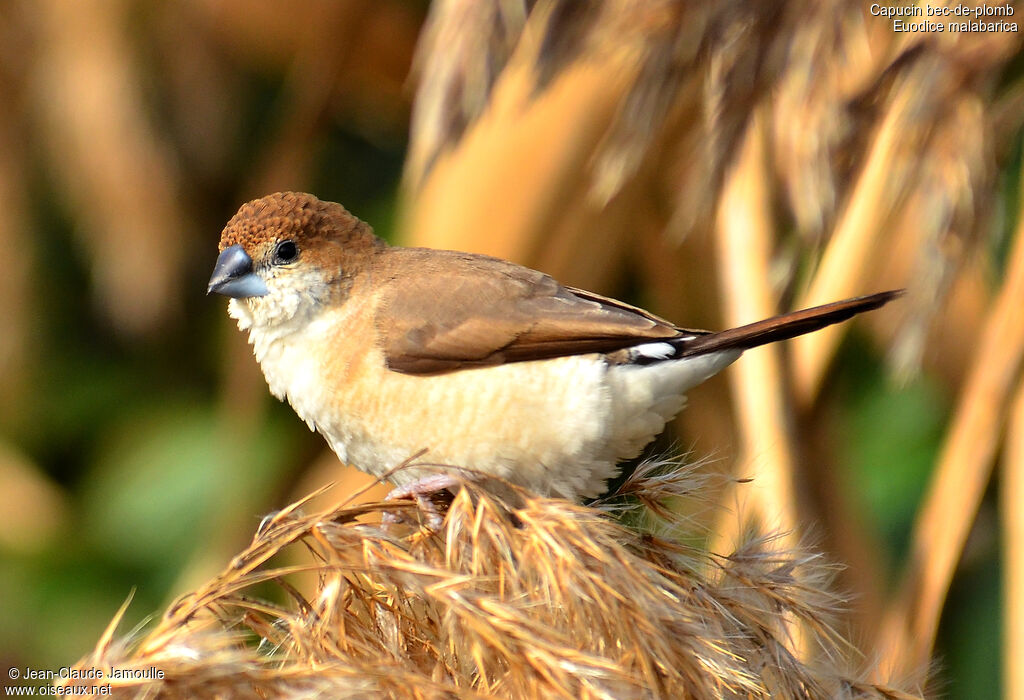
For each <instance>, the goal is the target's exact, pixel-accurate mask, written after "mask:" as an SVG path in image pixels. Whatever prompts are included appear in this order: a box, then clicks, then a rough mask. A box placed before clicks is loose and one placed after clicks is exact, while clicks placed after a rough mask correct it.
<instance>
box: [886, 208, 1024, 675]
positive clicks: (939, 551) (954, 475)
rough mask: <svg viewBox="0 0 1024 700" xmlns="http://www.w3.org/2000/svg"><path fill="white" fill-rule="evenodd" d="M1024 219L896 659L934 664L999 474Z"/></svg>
mask: <svg viewBox="0 0 1024 700" xmlns="http://www.w3.org/2000/svg"><path fill="white" fill-rule="evenodd" d="M1021 299H1024V220H1021V222H1020V224H1019V225H1018V227H1017V231H1016V232H1015V234H1014V244H1013V248H1012V250H1011V251H1010V256H1009V260H1008V261H1007V268H1006V279H1005V281H1004V282H1003V285H1002V288H1001V289H1000V292H999V296H998V297H997V299H996V302H995V304H994V305H993V308H992V310H991V311H990V312H989V314H988V318H987V320H986V323H985V327H984V330H983V332H982V336H981V338H980V341H979V345H978V350H977V352H976V354H975V356H974V361H973V364H972V366H971V369H970V373H969V375H968V377H967V381H966V383H965V385H964V388H963V392H962V393H961V395H960V399H959V401H958V402H957V406H956V412H955V414H954V417H953V421H952V423H951V425H950V427H949V429H948V431H947V433H946V438H945V442H944V444H943V446H942V451H941V453H940V454H939V457H938V462H937V466H936V469H935V473H934V475H933V477H932V481H931V484H930V485H929V488H928V493H927V494H926V495H925V499H924V503H923V505H922V506H921V509H920V512H919V515H918V517H917V521H916V522H915V524H914V533H913V544H912V550H911V561H910V563H909V564H908V566H907V569H906V572H905V575H904V579H903V582H902V585H901V588H900V593H899V596H898V598H897V600H896V601H895V602H894V603H893V605H892V608H891V610H890V611H889V615H888V616H887V619H886V621H885V624H884V626H883V628H882V631H881V643H880V648H881V649H883V650H887V651H889V652H897V651H898V653H887V654H886V656H888V657H889V658H890V660H891V661H892V662H893V663H906V664H908V665H910V666H917V665H919V664H922V663H926V662H927V659H928V657H929V656H930V654H931V650H932V645H933V643H934V641H935V634H936V631H937V629H938V625H939V618H940V616H941V614H942V607H943V604H944V603H945V600H946V594H947V592H948V590H949V584H950V581H951V580H952V577H953V572H954V570H955V568H956V565H957V562H958V561H959V560H960V556H961V554H962V552H963V547H964V544H965V543H966V541H967V535H968V534H969V532H970V528H971V525H972V524H973V522H974V516H975V514H976V513H977V512H978V506H979V504H980V503H981V498H982V496H983V495H984V492H985V487H986V486H987V485H988V482H989V479H990V477H991V474H992V467H993V465H994V461H995V457H996V453H997V449H998V447H999V439H1000V435H1001V431H1002V428H1003V426H1004V424H1005V422H1006V420H1007V412H1008V410H1007V409H1008V408H1009V402H1010V398H1011V395H1012V394H1011V392H1012V391H1013V386H1014V380H1015V379H1016V377H1018V376H1019V374H1020V369H1021V366H1022V363H1024V309H1022V308H1021V304H1020V300H1021Z"/></svg>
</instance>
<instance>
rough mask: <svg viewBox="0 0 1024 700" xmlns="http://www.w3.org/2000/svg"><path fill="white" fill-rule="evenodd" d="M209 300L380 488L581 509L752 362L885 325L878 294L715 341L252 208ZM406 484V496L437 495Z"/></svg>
mask: <svg viewBox="0 0 1024 700" xmlns="http://www.w3.org/2000/svg"><path fill="white" fill-rule="evenodd" d="M209 292H217V293H218V294H224V295H226V296H229V297H232V298H231V300H230V303H229V305H228V310H229V313H230V315H231V316H232V317H233V318H235V319H237V321H238V326H239V328H241V329H242V330H248V331H249V342H250V343H252V345H253V348H254V352H255V355H256V359H257V360H258V361H259V363H260V366H261V367H262V369H263V373H264V375H265V376H266V379H267V383H268V384H269V385H270V390H271V392H272V393H273V394H274V395H275V396H277V397H278V398H279V399H282V400H284V399H287V400H288V402H289V403H290V404H291V405H292V407H293V408H294V409H295V412H296V413H298V414H299V416H300V417H301V418H302V419H303V420H305V421H306V423H307V424H309V426H310V428H311V429H314V430H318V431H319V432H320V433H321V434H322V435H323V436H324V437H325V438H326V439H327V442H328V443H330V446H331V448H332V449H333V450H334V452H335V453H337V455H338V457H339V458H340V459H341V460H342V461H343V462H346V463H349V464H352V465H354V466H356V467H358V468H359V469H362V470H363V471H365V472H368V473H370V474H372V475H375V476H383V475H385V474H388V472H390V471H391V470H392V469H393V468H394V467H396V466H397V465H400V464H401V463H402V462H403V461H404V460H406V459H408V458H409V457H411V456H413V455H415V454H416V453H418V452H420V451H422V450H424V449H425V450H427V453H426V457H425V459H427V460H429V461H430V462H431V463H437V464H449V465H454V466H457V467H460V468H465V469H467V470H470V471H476V472H479V473H482V474H486V475H490V476H497V477H500V478H503V479H507V480H508V481H510V482H512V483H515V484H519V485H521V486H525V487H527V488H529V489H532V490H533V491H536V492H538V493H542V494H550V495H557V496H562V497H565V498H568V499H574V500H575V499H580V498H586V497H593V496H596V495H598V494H600V493H602V492H603V491H604V489H605V485H606V482H607V480H608V479H609V478H611V477H613V476H615V475H616V474H617V472H618V467H617V465H618V464H619V463H620V462H621V461H623V460H627V459H630V458H633V457H636V456H637V455H638V454H639V453H640V451H641V450H642V449H643V448H644V446H645V445H647V444H648V443H649V442H651V440H653V439H654V438H655V437H656V436H657V435H658V434H659V433H660V432H661V431H662V429H663V428H664V427H665V423H666V422H668V421H669V420H671V419H672V418H673V417H674V416H675V415H676V414H677V413H679V411H680V410H681V409H682V408H683V404H684V402H685V392H686V391H687V390H688V389H690V388H691V387H693V386H695V385H697V384H699V383H701V382H703V381H704V380H706V379H708V378H709V377H711V376H712V375H714V374H715V373H716V372H718V371H719V370H721V369H722V368H724V367H725V366H726V365H728V364H730V363H731V362H733V361H734V360H735V359H736V358H737V357H739V356H740V354H741V353H742V352H743V351H744V350H747V349H750V348H753V347H756V346H758V345H763V344H765V343H771V342H774V341H777V340H784V339H786V338H792V337H793V336H797V335H801V334H803V333H809V332H811V331H814V330H817V329H819V328H822V327H824V326H827V325H830V324H833V323H837V322H839V321H843V320H845V319H848V318H850V317H851V316H854V315H855V314H858V313H861V312H862V311H867V310H870V309H875V308H878V307H880V306H882V305H883V304H885V303H886V302H888V301H889V300H891V299H892V298H894V297H895V296H897V295H898V294H899V292H883V293H881V294H874V295H871V296H866V297H858V298H856V299H849V300H846V301H840V302H836V303H833V304H827V305H825V306H820V307H817V308H813V309H806V310H804V311H797V312H794V313H789V314H784V315H781V316H777V317H775V318H770V319H767V320H764V321H759V322H757V323H752V324H750V325H747V326H742V327H740V328H733V329H732V330H727V331H722V332H719V333H711V332H708V331H696V330H687V329H684V328H680V327H678V326H676V325H675V324H673V323H670V322H669V321H666V320H665V319H662V318H658V317H657V316H655V315H653V314H651V313H649V312H647V311H644V310H643V309H638V308H636V307H633V306H630V305H629V304H625V303H623V302H621V301H616V300H614V299H609V298H607V297H603V296H600V295H597V294H593V293H592V292H585V291H583V290H580V289H573V288H571V287H564V286H562V285H560V284H559V283H558V282H556V281H555V280H554V279H552V278H551V277H549V276H547V275H545V274H543V273H541V272H537V271H536V270H531V269H529V268H526V267H522V266H520V265H515V264H513V263H510V262H506V261H504V260H498V259H496V258H491V257H487V256H484V255H474V254H471V253H459V252H455V251H448V250H430V249H426V248H398V247H392V246H389V245H387V244H386V243H384V242H383V241H382V240H380V239H379V238H377V237H376V236H375V235H374V234H373V231H372V230H371V229H370V227H369V226H368V225H366V224H365V223H363V222H362V221H360V220H359V219H357V218H356V217H355V216H353V215H352V214H350V213H349V212H348V211H346V210H345V209H344V208H343V207H342V206H341V205H339V204H335V203H333V202H322V201H320V200H319V199H317V198H316V197H314V196H312V195H309V194H301V193H294V192H284V193H278V194H272V195H269V196H267V197H263V198H262V199H257V200H255V201H252V202H249V203H248V204H246V205H244V206H243V207H242V208H241V209H239V211H238V213H237V214H235V216H234V217H233V218H232V219H231V221H229V222H228V224H227V226H226V227H225V228H224V231H223V233H222V234H221V239H220V257H219V258H218V259H217V264H216V267H215V268H214V271H213V276H212V277H211V278H210V285H209ZM425 474H426V472H424V471H422V470H417V469H408V470H400V471H398V472H396V473H394V474H392V475H391V477H390V478H391V479H392V481H393V482H395V483H396V484H397V485H399V486H400V487H403V489H402V493H406V494H408V493H417V489H418V488H419V487H420V486H429V487H430V488H434V487H436V486H437V485H438V482H437V480H436V478H435V479H432V480H429V481H427V482H424V481H421V480H422V478H423V477H424V476H425Z"/></svg>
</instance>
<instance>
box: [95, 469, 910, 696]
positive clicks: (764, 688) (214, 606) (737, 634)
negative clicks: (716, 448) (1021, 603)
mask: <svg viewBox="0 0 1024 700" xmlns="http://www.w3.org/2000/svg"><path fill="white" fill-rule="evenodd" d="M698 486H699V482H698V481H696V480H695V478H694V477H693V474H692V472H687V471H676V472H675V473H671V474H665V473H662V474H657V473H655V472H654V471H652V469H650V468H646V469H642V470H641V471H640V473H639V475H635V476H634V477H633V478H632V479H630V480H629V481H627V483H626V485H625V486H624V487H623V489H621V490H620V492H619V493H620V494H625V495H620V496H619V497H618V498H617V500H616V501H615V502H606V503H604V504H602V505H600V506H596V507H588V506H579V505H573V504H570V503H567V502H565V501H562V500H554V499H546V498H540V497H537V496H534V495H531V494H528V493H515V494H514V497H513V498H511V499H509V500H510V501H515V503H511V502H504V501H502V500H500V499H498V498H495V497H494V496H493V495H490V494H489V493H488V492H486V491H484V490H482V488H480V487H478V486H473V485H471V484H467V485H466V487H465V488H464V489H463V490H462V491H461V492H460V493H459V494H458V496H457V497H455V499H454V501H453V502H452V504H451V506H450V508H449V510H448V514H447V518H446V520H445V525H444V528H443V529H442V531H440V532H436V533H432V532H428V531H426V530H423V529H420V528H419V527H412V526H410V525H389V526H388V527H382V526H381V525H379V524H377V523H368V522H366V519H367V518H368V517H369V518H371V519H376V520H377V521H378V522H379V518H375V516H379V515H380V513H381V512H382V511H383V510H384V508H385V506H384V504H380V503H377V504H366V505H362V506H356V507H353V506H350V505H344V504H343V505H340V506H333V507H331V508H327V509H326V510H323V511H322V512H316V513H313V514H308V515H306V514H303V513H302V512H301V508H302V506H303V504H304V501H300V502H299V503H296V504H294V505H292V506H290V507H288V508H286V509H285V510H283V511H281V512H279V513H277V514H276V515H274V516H273V517H272V518H269V519H268V520H267V521H265V523H264V524H263V526H262V527H261V528H260V530H259V532H258V533H257V534H256V537H255V538H254V540H253V542H252V544H251V545H250V546H249V547H248V548H247V549H246V550H245V551H244V552H242V553H241V554H239V555H238V556H237V557H235V558H234V559H233V560H232V561H231V562H230V564H229V565H228V566H227V567H226V568H225V569H224V570H223V571H222V572H221V573H220V574H219V575H218V576H216V577H215V578H213V579H212V580H211V581H209V582H208V583H207V584H206V585H204V586H202V587H200V588H199V589H197V590H195V591H194V592H192V593H190V594H188V595H186V596H184V597H183V598H181V599H180V600H179V601H178V602H177V603H176V604H174V605H173V606H172V607H171V608H170V609H169V610H168V611H167V612H166V614H165V615H164V616H163V618H162V619H161V620H160V622H159V623H158V624H157V625H156V626H155V628H154V629H153V630H152V631H150V632H149V633H148V634H146V635H145V636H144V637H142V638H137V639H127V640H120V641H114V635H113V633H112V631H111V632H108V634H107V635H105V636H104V638H103V639H102V640H101V641H100V643H99V645H98V646H97V648H96V649H95V651H94V652H93V654H92V655H91V656H90V657H88V658H86V659H84V660H83V661H82V662H81V663H82V666H83V667H102V668H111V667H113V668H118V669H124V668H149V667H153V668H158V669H160V670H162V671H163V673H164V678H163V679H162V680H133V681H129V682H120V683H116V684H115V691H116V693H115V694H121V695H123V696H132V697H134V696H145V697H279V696H282V695H299V696H308V695H309V696H311V695H317V694H322V695H324V696H326V697H339V698H345V697H360V698H365V697H396V698H442V697H444V698H449V697H467V698H474V697H502V698H509V697H511V698H538V697H545V698H548V697H552V698H553V697H565V698H580V697H583V698H631V697H665V698H689V697H693V698H722V697H743V698H769V697H772V698H779V697H799V698H835V697H850V698H854V697H858V698H859V697H880V698H905V697H910V696H908V695H907V694H906V693H903V692H901V691H897V690H894V689H891V688H888V687H885V686H879V685H870V684H867V683H865V682H863V681H861V680H859V679H857V678H855V677H852V676H851V675H850V674H849V672H848V667H849V666H850V665H852V664H851V663H850V658H849V657H850V656H851V655H852V654H853V653H854V652H852V646H850V645H849V644H848V643H846V642H845V641H844V640H843V639H842V638H841V637H840V635H839V634H837V633H836V631H835V630H834V629H833V627H832V620H833V619H834V617H835V615H836V613H837V609H838V608H839V607H840V604H841V601H840V599H839V598H838V597H837V596H836V595H835V594H834V593H832V592H830V588H829V585H828V580H829V578H830V576H831V573H832V567H830V566H828V565H827V564H826V563H825V562H823V561H822V559H821V558H820V557H819V556H818V555H815V554H812V553H809V552H806V551H794V550H781V549H780V548H779V547H778V542H777V538H775V537H773V536H771V535H766V534H764V533H762V532H759V531H758V530H757V529H756V528H753V527H749V528H747V529H746V530H745V532H744V535H743V536H742V538H741V540H740V541H739V543H738V545H737V546H736V547H735V549H734V551H733V552H732V553H731V554H729V555H727V556H716V555H708V554H706V553H705V552H703V550H700V549H697V548H695V547H693V546H690V545H688V544H686V542H687V540H686V538H684V537H683V536H682V535H681V534H680V533H682V532H685V528H684V525H685V523H683V522H681V521H680V520H679V519H677V518H675V517H674V516H672V515H670V511H669V510H668V509H665V508H663V507H660V505H659V504H662V503H663V502H664V501H665V499H667V498H673V497H678V496H679V495H680V494H683V493H687V492H690V491H692V490H693V489H695V488H697V487H698ZM652 506H653V508H652ZM389 507H390V508H392V509H395V508H404V509H405V513H406V516H407V518H409V517H410V516H411V517H415V516H417V515H419V516H420V517H423V516H424V515H425V514H422V513H418V511H416V509H415V506H413V505H412V504H411V503H407V504H391V505H390V506H389ZM622 508H625V509H626V511H627V512H626V515H627V516H628V517H627V518H626V519H628V520H630V521H631V522H640V521H646V522H647V523H648V524H649V525H648V527H646V528H641V527H638V526H626V525H623V524H622V523H621V522H618V521H616V520H615V519H614V518H613V517H612V516H611V514H610V513H611V512H613V511H616V510H621V509H622ZM302 549H304V550H305V551H306V556H307V559H306V562H305V563H303V564H298V565H295V564H292V565H285V564H282V563H280V562H281V557H279V555H281V554H282V553H283V552H285V551H286V550H302ZM303 572H313V573H315V574H316V577H315V584H314V585H313V586H312V590H310V591H304V590H300V589H301V588H302V585H301V583H300V582H299V580H300V579H301V578H302V576H301V574H302V573H303ZM267 582H273V583H276V584H277V585H278V586H280V587H281V588H282V589H283V591H284V592H285V593H286V598H287V599H288V600H290V602H289V603H288V604H286V605H280V604H271V603H268V602H264V601H262V600H259V599H257V598H256V597H255V596H254V595H253V593H252V591H253V588H254V587H256V586H260V585H264V584H266V583H267ZM116 622H117V620H116V619H115V622H114V623H112V626H111V630H112V629H113V626H114V625H115V624H116ZM791 625H798V626H799V629H800V631H801V634H802V635H805V636H806V638H807V639H809V640H811V641H812V642H814V645H813V646H812V647H809V648H810V649H812V652H810V653H808V654H807V655H805V656H801V655H798V654H796V653H795V652H794V649H793V643H792V641H791V639H790V637H789V636H788V633H787V630H788V629H789V627H790V626H791Z"/></svg>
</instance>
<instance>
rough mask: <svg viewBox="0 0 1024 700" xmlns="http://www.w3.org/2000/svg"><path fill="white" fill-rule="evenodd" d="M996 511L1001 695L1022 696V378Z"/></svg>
mask: <svg viewBox="0 0 1024 700" xmlns="http://www.w3.org/2000/svg"><path fill="white" fill-rule="evenodd" d="M1006 436H1007V440H1006V461H1005V462H1004V465H1003V472H1002V481H1003V483H1002V486H1001V488H1000V490H999V494H1000V496H1001V503H1000V506H1001V508H1000V512H1001V514H1002V521H1003V542H1004V544H1003V562H1004V564H1003V566H1004V569H1003V591H1004V594H1003V596H1004V605H1005V606H1006V617H1005V622H1004V623H1003V696H1004V697H1007V698H1020V697H1024V666H1022V665H1021V663H1020V660H1021V659H1024V509H1021V507H1020V502H1019V499H1020V495H1021V494H1022V493H1024V382H1018V383H1017V391H1016V395H1015V396H1014V399H1013V407H1012V410H1011V412H1010V423H1009V426H1008V428H1007V431H1006Z"/></svg>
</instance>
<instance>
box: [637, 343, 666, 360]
mask: <svg viewBox="0 0 1024 700" xmlns="http://www.w3.org/2000/svg"><path fill="white" fill-rule="evenodd" d="M633 352H635V353H636V354H637V355H638V356H640V357H646V358H647V359H649V360H667V359H668V358H670V357H672V355H674V354H675V352H676V349H675V347H674V346H672V344H671V343H644V344H643V345H634V346H633Z"/></svg>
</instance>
